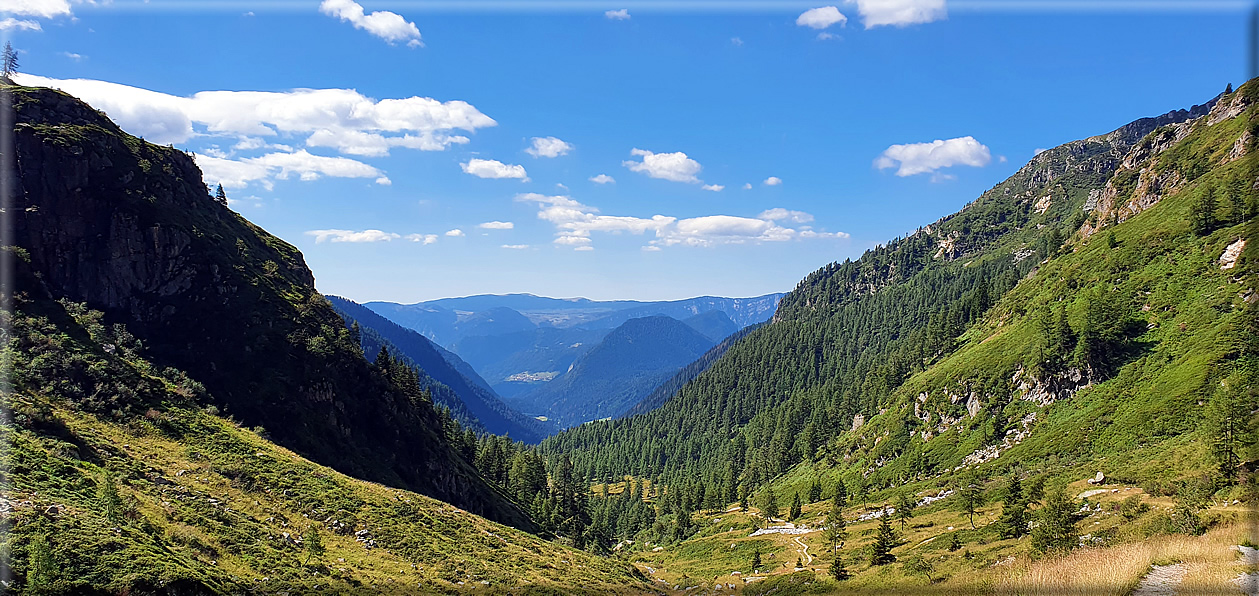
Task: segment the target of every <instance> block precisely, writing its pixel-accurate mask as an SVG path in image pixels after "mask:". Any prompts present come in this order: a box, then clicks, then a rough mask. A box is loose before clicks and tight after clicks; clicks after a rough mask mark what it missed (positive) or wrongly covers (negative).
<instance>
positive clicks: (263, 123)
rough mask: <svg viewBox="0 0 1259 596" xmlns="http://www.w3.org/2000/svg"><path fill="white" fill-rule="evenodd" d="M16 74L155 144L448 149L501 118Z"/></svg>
mask: <svg viewBox="0 0 1259 596" xmlns="http://www.w3.org/2000/svg"><path fill="white" fill-rule="evenodd" d="M17 79H18V80H19V81H20V82H22V83H24V84H28V85H38V86H43V87H53V88H55V89H60V90H62V91H65V92H66V93H69V94H71V95H74V96H76V97H78V98H80V99H82V100H83V101H86V102H87V103H89V104H91V105H92V107H94V108H97V109H100V110H104V111H105V113H107V114H109V117H110V118H112V119H113V120H114V121H115V122H117V123H118V125H119V126H121V127H122V128H123V129H125V130H127V131H128V132H130V133H132V134H136V135H140V136H143V137H145V138H146V139H148V140H150V141H154V142H157V143H183V142H186V141H188V140H189V139H191V138H193V137H194V136H198V135H205V134H231V135H236V136H239V137H243V138H242V143H244V142H246V141H245V139H250V138H258V140H256V141H248V143H249V144H251V145H257V147H251V148H261V147H263V146H266V145H267V144H266V143H265V142H263V141H262V140H261V139H262V138H267V137H277V136H295V135H305V136H306V138H305V139H304V141H305V144H306V145H307V146H309V147H334V148H336V149H338V151H340V152H342V153H346V154H350V155H369V156H377V155H384V154H386V153H388V151H389V149H390V148H392V147H405V148H414V149H420V150H426V151H432V150H441V149H445V148H447V147H449V146H450V145H452V144H459V143H466V142H468V139H467V137H463V136H459V135H455V134H452V132H453V131H454V130H464V131H469V132H475V131H476V130H477V129H478V128H485V127H490V126H495V125H497V122H495V121H494V120H493V119H492V118H490V117H489V116H486V115H485V114H482V113H481V112H480V111H479V110H477V109H476V108H475V107H473V106H472V105H470V104H468V103H467V102H463V101H446V102H442V101H438V100H436V99H433V98H429V97H418V96H412V97H408V98H404V99H382V100H375V99H372V98H369V97H366V96H364V95H362V94H360V93H359V92H357V91H354V90H353V89H295V90H292V91H286V92H267V91H202V92H200V93H197V94H195V95H193V96H191V97H179V96H175V95H168V94H166V93H160V92H157V91H149V90H147V89H141V88H138V87H131V86H128V85H120V84H117V83H109V82H105V81H96V80H90V79H50V78H45V77H39V76H35V75H23V74H19V75H18V76H17ZM273 145H274V144H273ZM274 146H276V147H285V148H286V149H287V146H285V145H274ZM242 149H244V147H242Z"/></svg>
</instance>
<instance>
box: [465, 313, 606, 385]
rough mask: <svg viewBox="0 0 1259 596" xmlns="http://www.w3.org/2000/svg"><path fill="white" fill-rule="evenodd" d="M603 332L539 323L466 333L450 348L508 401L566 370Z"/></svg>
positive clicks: (600, 330) (600, 338) (596, 341)
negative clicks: (502, 330)
mask: <svg viewBox="0 0 1259 596" xmlns="http://www.w3.org/2000/svg"><path fill="white" fill-rule="evenodd" d="M605 335H607V331H606V330H603V329H579V328H572V329H557V328H554V327H542V328H539V329H534V330H531V331H520V332H516V333H507V334H504V335H477V336H472V337H465V338H463V339H461V340H459V341H458V342H456V343H455V344H454V345H453V346H452V348H453V350H452V351H453V352H455V353H457V354H459V356H460V357H461V358H463V359H464V360H466V361H467V362H468V364H469V365H471V366H472V367H474V368H475V369H476V370H477V371H479V372H480V373H482V374H483V375H484V376H485V377H487V378H488V381H489V383H490V385H491V386H492V387H493V388H494V390H495V391H497V392H498V393H499V395H502V396H503V398H504V399H506V400H509V401H510V400H511V399H513V398H515V397H518V396H520V395H522V394H524V393H527V392H529V391H532V390H533V389H535V388H536V387H537V386H538V385H541V384H544V383H546V382H548V381H550V380H551V379H553V378H555V377H556V376H558V375H560V374H562V373H563V372H564V371H566V370H568V369H569V367H571V366H572V365H573V362H576V360H577V358H578V357H579V356H581V355H582V354H584V353H586V351H587V350H589V349H590V348H591V347H593V346H594V345H595V344H597V343H599V341H600V340H602V339H603V337H604V336H605Z"/></svg>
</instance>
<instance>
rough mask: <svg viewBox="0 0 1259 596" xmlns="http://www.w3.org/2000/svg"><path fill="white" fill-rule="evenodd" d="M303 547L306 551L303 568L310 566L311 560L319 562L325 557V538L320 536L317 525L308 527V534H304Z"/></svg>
mask: <svg viewBox="0 0 1259 596" xmlns="http://www.w3.org/2000/svg"><path fill="white" fill-rule="evenodd" d="M302 546H303V547H304V548H305V550H306V560H305V561H303V562H302V566H303V567H304V566H306V565H307V564H309V563H310V560H311V559H315V560H316V561H318V560H319V559H320V558H321V557H323V555H324V545H323V538H322V537H321V536H320V535H319V528H318V527H316V526H315V524H310V525H309V526H307V527H306V532H305V533H304V534H302Z"/></svg>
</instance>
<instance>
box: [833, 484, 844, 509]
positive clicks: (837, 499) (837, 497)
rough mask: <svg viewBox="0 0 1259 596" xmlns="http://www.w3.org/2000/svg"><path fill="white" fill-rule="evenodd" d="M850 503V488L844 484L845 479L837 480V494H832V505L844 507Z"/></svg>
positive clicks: (839, 507) (838, 507)
mask: <svg viewBox="0 0 1259 596" xmlns="http://www.w3.org/2000/svg"><path fill="white" fill-rule="evenodd" d="M847 505H848V488H847V487H845V486H844V481H843V480H836V481H835V494H833V495H831V506H832V507H835V508H837V509H843V508H844V507H845V506H847Z"/></svg>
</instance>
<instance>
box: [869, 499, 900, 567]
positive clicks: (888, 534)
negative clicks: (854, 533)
mask: <svg viewBox="0 0 1259 596" xmlns="http://www.w3.org/2000/svg"><path fill="white" fill-rule="evenodd" d="M890 517H891V516H890V515H888V513H887V507H884V508H883V515H880V516H879V531H878V534H876V535H875V537H874V544H872V545H871V547H870V549H871V550H870V564H871V565H887V564H889V563H894V562H895V561H896V555H893V554H892V549H893V548H895V547H896V541H897V539H896V530H893V529H892V523H891V522H890V521H889V518H890Z"/></svg>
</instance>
